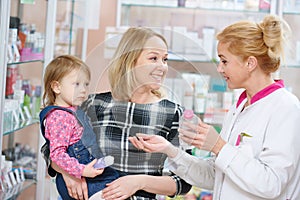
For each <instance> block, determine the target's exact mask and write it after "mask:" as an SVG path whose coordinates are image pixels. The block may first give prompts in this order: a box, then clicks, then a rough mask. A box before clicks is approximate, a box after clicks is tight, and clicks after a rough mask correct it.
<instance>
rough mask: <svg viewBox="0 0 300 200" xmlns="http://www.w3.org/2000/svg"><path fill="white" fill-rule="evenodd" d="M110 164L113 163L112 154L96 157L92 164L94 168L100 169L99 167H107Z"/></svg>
mask: <svg viewBox="0 0 300 200" xmlns="http://www.w3.org/2000/svg"><path fill="white" fill-rule="evenodd" d="M112 164H114V157H113V156H105V157H102V158H98V160H97V162H96V164H94V168H96V169H101V168H105V167H108V166H110V165H112Z"/></svg>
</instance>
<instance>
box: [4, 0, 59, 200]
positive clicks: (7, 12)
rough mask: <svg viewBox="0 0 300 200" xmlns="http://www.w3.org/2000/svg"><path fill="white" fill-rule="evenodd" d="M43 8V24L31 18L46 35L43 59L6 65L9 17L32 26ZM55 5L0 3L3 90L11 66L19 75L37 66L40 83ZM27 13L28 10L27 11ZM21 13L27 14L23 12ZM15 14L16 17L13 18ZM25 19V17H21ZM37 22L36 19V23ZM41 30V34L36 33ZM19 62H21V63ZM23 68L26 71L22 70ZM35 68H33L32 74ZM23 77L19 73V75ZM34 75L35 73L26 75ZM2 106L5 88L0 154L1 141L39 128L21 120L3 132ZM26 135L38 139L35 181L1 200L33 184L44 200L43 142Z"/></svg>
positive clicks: (50, 55) (50, 45)
mask: <svg viewBox="0 0 300 200" xmlns="http://www.w3.org/2000/svg"><path fill="white" fill-rule="evenodd" d="M41 4H42V5H43V8H45V11H44V12H41V13H43V14H45V16H44V17H45V18H44V19H45V20H42V19H41V18H39V17H37V16H34V17H35V18H36V19H35V20H33V21H34V23H42V27H43V28H41V27H39V26H37V27H36V28H37V31H40V32H43V33H45V43H44V46H43V47H44V52H43V53H44V56H43V58H42V59H40V58H38V59H27V60H23V61H12V62H8V59H7V51H8V44H9V41H8V38H9V21H10V16H11V15H14V16H17V17H19V18H20V19H21V22H23V21H22V20H28V21H24V22H26V23H28V22H31V20H32V19H31V18H30V17H29V18H28V14H29V13H30V12H28V11H30V10H31V9H32V10H34V9H36V6H37V5H41ZM56 5H57V1H56V0H52V1H51V3H48V1H39V2H36V4H35V5H25V4H21V3H19V1H11V0H6V1H1V2H0V8H1V10H0V16H1V24H0V39H1V40H0V47H1V48H0V57H1V59H0V71H1V78H0V84H1V85H2V86H5V85H6V74H7V67H8V66H10V65H18V67H19V68H20V69H22V70H20V71H24V70H27V71H30V70H29V69H30V68H28V67H30V66H39V67H40V70H39V72H41V73H39V75H38V76H39V77H36V78H37V79H38V80H40V84H41V80H42V76H43V71H44V68H45V66H47V64H48V63H49V62H50V61H51V60H52V59H53V53H54V37H55V13H56ZM27 9H28V10H27ZM24 10H27V12H25V11H24ZM16 13H17V14H16ZM24 16H27V18H26V17H24ZM23 18H25V19H23ZM37 18H38V19H37ZM39 29H41V30H39ZM21 60H22V59H21ZM23 68H26V69H23ZM34 69H35V68H32V70H34ZM21 73H22V72H21ZM27 73H32V74H34V71H31V72H27ZM4 102H5V87H1V88H0V133H1V135H0V150H1V151H2V150H3V146H4V145H3V144H4V143H3V142H5V140H4V137H9V139H8V141H9V143H13V142H14V141H13V139H14V135H15V134H16V132H18V135H19V134H23V132H25V131H26V130H27V128H31V127H32V126H33V125H36V126H38V123H39V120H38V119H34V118H33V119H28V120H25V121H24V120H21V121H20V123H18V124H14V125H13V126H12V128H11V129H8V130H4ZM37 129H39V128H37ZM26 134H35V135H38V138H37V141H35V142H36V143H37V152H36V154H37V172H36V179H34V180H29V179H28V180H26V181H25V182H23V183H22V184H21V186H19V187H20V188H19V189H18V190H15V191H14V194H13V195H10V196H3V195H7V192H5V191H0V195H2V196H1V199H3V200H6V199H15V198H16V197H17V196H18V195H19V194H21V193H22V192H23V191H24V190H25V189H27V188H28V187H31V186H32V185H33V184H36V188H37V189H36V193H35V199H39V200H43V199H44V188H45V186H44V181H45V163H44V160H43V158H42V156H41V154H40V151H39V149H40V147H41V145H42V144H43V142H44V139H43V138H42V137H41V134H40V133H39V131H38V130H36V132H35V133H26ZM5 145H11V144H5ZM1 166H3V163H2V162H1V161H0V167H1ZM0 175H2V174H1V172H0Z"/></svg>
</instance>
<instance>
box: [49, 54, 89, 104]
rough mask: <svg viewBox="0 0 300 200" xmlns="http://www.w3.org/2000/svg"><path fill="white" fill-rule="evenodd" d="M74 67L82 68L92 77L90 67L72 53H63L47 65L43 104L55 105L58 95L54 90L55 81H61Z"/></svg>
mask: <svg viewBox="0 0 300 200" xmlns="http://www.w3.org/2000/svg"><path fill="white" fill-rule="evenodd" d="M74 69H80V70H82V71H83V72H84V73H86V74H87V76H88V78H89V79H91V72H90V69H89V67H88V66H87V65H86V64H85V63H84V62H83V61H82V60H80V59H79V58H77V57H75V56H71V55H61V56H58V57H56V58H54V59H53V60H52V61H51V62H50V63H49V64H48V65H47V67H46V71H45V74H44V94H43V106H44V107H45V106H48V105H54V102H55V98H56V95H55V93H54V91H53V90H52V84H53V82H54V81H57V82H60V81H61V80H62V78H63V77H65V76H66V75H67V74H69V73H70V72H72V71H73V70H74Z"/></svg>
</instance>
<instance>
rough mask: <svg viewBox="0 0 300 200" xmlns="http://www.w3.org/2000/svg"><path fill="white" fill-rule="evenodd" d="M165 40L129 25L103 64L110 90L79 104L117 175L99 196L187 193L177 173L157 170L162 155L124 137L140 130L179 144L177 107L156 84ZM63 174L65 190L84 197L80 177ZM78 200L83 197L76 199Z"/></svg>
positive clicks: (148, 198) (161, 74) (164, 66)
mask: <svg viewBox="0 0 300 200" xmlns="http://www.w3.org/2000/svg"><path fill="white" fill-rule="evenodd" d="M167 60H168V46H167V43H166V40H165V39H164V38H163V37H162V36H161V35H160V34H158V33H156V32H154V31H153V30H151V29H149V28H129V29H128V30H127V31H126V32H125V33H124V35H123V37H122V39H121V41H120V43H119V45H118V48H117V50H116V52H115V54H114V56H113V58H112V61H111V63H110V65H109V81H110V85H111V92H106V93H99V94H93V95H90V97H89V98H88V100H87V101H86V102H85V103H84V104H83V105H82V106H81V108H82V109H84V110H86V112H87V114H88V116H89V117H90V118H91V121H92V125H93V128H94V131H95V134H96V136H97V142H98V145H99V147H100V150H101V153H102V154H103V155H104V156H106V155H111V156H113V157H114V164H113V165H112V167H113V168H114V169H115V170H116V171H117V172H118V173H119V175H120V178H118V179H116V180H115V181H113V182H111V183H109V184H107V187H106V188H104V189H103V190H102V195H101V194H100V193H99V194H100V195H99V198H98V199H100V196H102V198H104V199H106V200H109V199H114V200H116V199H138V200H139V199H140V200H143V199H145V200H151V199H156V194H161V195H168V196H174V195H178V194H184V193H187V192H188V191H189V190H190V188H191V185H190V184H187V183H186V182H185V181H183V180H182V179H180V178H179V177H178V176H177V175H175V174H173V173H171V172H170V173H169V174H168V175H163V167H164V162H165V160H166V157H167V156H166V155H165V154H162V153H155V154H154V153H146V152H144V151H143V150H142V149H136V148H135V147H134V146H133V145H132V144H131V143H130V141H129V140H128V138H129V137H130V136H135V134H136V133H139V132H143V133H147V134H149V135H160V136H162V137H164V138H166V139H167V140H168V141H170V142H171V143H172V144H174V145H176V146H177V145H179V138H178V121H179V117H180V116H181V114H182V110H183V108H182V107H181V106H180V105H178V104H176V103H173V102H171V101H169V100H167V99H166V98H165V97H164V95H163V92H162V91H161V90H162V89H161V88H162V84H163V81H164V79H165V77H166V73H167V71H168V64H167ZM53 167H54V168H55V169H56V170H57V171H60V172H61V173H62V174H63V177H64V180H65V182H66V185H67V187H68V191H74V193H73V192H69V195H70V196H72V197H73V198H77V197H81V195H82V194H84V198H85V199H87V195H86V193H87V191H86V184H85V180H84V179H83V182H81V181H78V180H75V179H72V177H69V176H67V174H65V173H64V172H63V171H61V170H60V168H58V167H57V166H55V165H53ZM79 199H83V198H79Z"/></svg>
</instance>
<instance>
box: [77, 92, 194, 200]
mask: <svg viewBox="0 0 300 200" xmlns="http://www.w3.org/2000/svg"><path fill="white" fill-rule="evenodd" d="M82 109H83V110H85V111H86V112H87V114H88V116H89V117H90V118H91V122H92V125H93V127H94V131H95V133H96V135H97V142H98V144H99V147H100V149H101V151H102V153H103V154H104V155H112V156H114V158H115V162H114V165H113V166H112V167H113V168H115V169H116V170H118V171H119V172H120V174H121V175H126V174H148V175H154V176H161V175H162V171H163V167H164V164H165V160H166V155H164V154H161V153H146V152H144V151H141V150H139V149H137V148H135V147H134V146H133V145H132V144H131V143H130V141H129V140H128V137H129V136H134V135H135V134H136V133H145V134H157V135H161V136H163V137H165V138H166V139H167V140H169V141H170V142H171V143H172V144H174V145H176V146H178V144H179V139H178V131H177V129H178V125H179V124H178V121H179V117H180V116H181V114H182V111H183V108H182V107H181V106H179V105H177V104H175V103H173V102H171V101H169V100H166V99H163V100H161V101H159V102H157V103H151V104H137V103H132V102H120V101H115V100H113V98H112V95H111V93H110V92H107V93H100V94H93V95H90V97H89V99H88V100H87V101H86V102H85V103H84V104H83V105H82ZM172 178H173V179H174V180H175V181H176V183H177V194H181V193H186V192H188V191H189V189H190V187H191V186H190V185H188V184H187V183H185V182H184V181H183V180H181V179H180V178H179V177H177V176H176V175H172ZM137 195H138V194H137ZM134 199H147V198H139V197H136V198H134ZM150 199H151V198H150Z"/></svg>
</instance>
